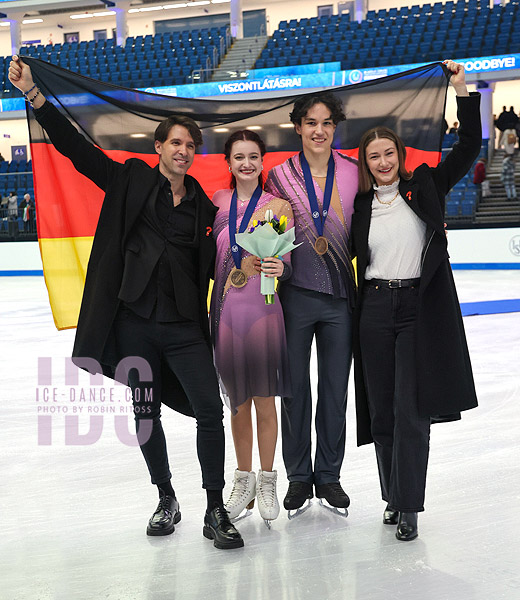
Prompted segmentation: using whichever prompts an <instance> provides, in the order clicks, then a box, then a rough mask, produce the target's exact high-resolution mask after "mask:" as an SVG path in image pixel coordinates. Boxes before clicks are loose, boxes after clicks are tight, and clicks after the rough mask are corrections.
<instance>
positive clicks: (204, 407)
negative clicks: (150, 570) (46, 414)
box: [9, 56, 244, 549]
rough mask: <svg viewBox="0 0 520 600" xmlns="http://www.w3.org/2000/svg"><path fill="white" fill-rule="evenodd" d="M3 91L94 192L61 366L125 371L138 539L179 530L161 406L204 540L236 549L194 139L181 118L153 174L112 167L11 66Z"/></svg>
mask: <svg viewBox="0 0 520 600" xmlns="http://www.w3.org/2000/svg"><path fill="white" fill-rule="evenodd" d="M9 79H10V81H11V82H12V83H13V85H14V86H15V87H17V88H18V89H19V90H20V91H21V92H22V93H23V94H24V95H25V97H26V98H27V99H28V100H29V102H30V103H31V105H32V106H33V108H34V114H35V117H36V119H37V120H38V122H39V123H40V124H41V125H42V127H43V128H44V129H45V131H46V132H47V133H48V135H49V138H50V139H51V141H52V143H53V144H54V146H55V148H56V149H57V150H58V151H59V152H61V153H62V154H63V155H65V156H67V157H68V158H69V159H70V160H71V161H72V163H73V164H74V166H75V168H76V169H77V170H78V171H79V172H81V173H82V174H83V175H85V176H86V177H88V178H89V179H91V180H92V181H93V182H94V183H95V184H96V185H98V186H99V187H100V188H101V189H102V190H103V191H104V192H105V199H104V202H103V206H102V209H101V214H100V217H99V222H98V225H97V228H96V234H95V237H94V242H93V246H92V252H91V255H90V260H89V265H88V270H87V277H86V282H85V290H84V293H83V301H82V305H81V311H80V316H79V321H78V329H77V333H76V340H75V344H74V351H73V360H74V362H75V363H76V364H77V365H78V366H82V367H85V368H89V367H88V366H87V365H88V363H89V362H90V363H94V362H95V364H99V365H101V367H102V369H103V371H104V372H105V374H109V376H112V377H114V375H116V377H117V373H114V368H115V366H116V365H118V364H119V363H120V361H121V359H126V361H127V362H128V361H130V362H131V363H132V364H131V365H130V366H129V371H128V375H127V381H125V383H126V382H127V383H128V385H129V386H130V387H131V388H132V393H133V401H134V415H135V420H136V429H137V435H138V439H139V443H140V446H141V450H142V452H143V455H144V458H145V461H146V464H147V466H148V470H149V472H150V476H151V480H152V483H153V484H155V485H157V487H158V490H159V505H158V507H157V510H156V511H155V512H154V514H153V515H152V517H151V518H150V520H149V522H148V527H147V534H148V535H167V534H170V533H172V532H173V531H174V529H175V524H176V523H178V522H179V521H180V519H181V513H180V509H179V503H178V501H177V499H176V497H175V492H174V490H173V487H172V485H171V481H170V480H171V473H170V469H169V463H168V455H167V451H166V440H165V436H164V432H163V428H162V425H161V402H164V403H167V404H169V405H172V404H173V405H174V407H176V408H177V409H178V410H180V411H181V412H184V413H186V414H190V413H191V414H192V415H193V414H194V416H195V418H196V421H197V452H198V458H199V461H200V465H201V469H202V485H203V487H204V488H205V489H206V494H207V510H206V514H205V516H204V528H203V534H204V536H205V537H207V538H210V539H213V540H214V545H215V546H216V547H217V548H222V549H227V548H238V547H241V546H243V545H244V542H243V540H242V537H241V536H240V533H239V532H238V531H237V530H236V529H235V527H234V526H233V525H232V524H231V522H230V521H229V516H228V513H227V512H226V510H225V509H224V503H223V499H222V489H223V487H224V428H223V424H222V419H223V411H222V402H221V399H220V395H219V389H218V383H217V378H216V374H215V370H214V367H213V360H212V355H211V352H210V349H209V345H208V343H209V342H208V338H209V332H208V320H207V311H206V297H207V288H208V283H209V276H210V274H211V273H212V272H213V261H214V257H215V242H214V240H213V237H212V236H211V235H210V233H209V232H211V227H212V225H213V220H214V216H215V212H216V209H215V208H214V206H213V204H212V203H211V202H210V200H209V199H208V197H207V196H206V194H205V193H204V191H203V190H202V188H201V186H200V185H199V183H198V182H197V181H196V180H195V179H194V178H193V177H190V176H189V175H187V174H186V173H187V171H188V169H189V168H190V166H191V164H192V163H193V159H194V156H195V150H196V147H197V146H199V145H201V144H202V134H201V131H200V129H199V127H198V126H197V124H196V123H195V121H193V120H192V119H190V118H189V117H184V116H175V115H173V116H171V117H169V118H167V119H165V120H164V121H162V122H161V123H160V124H159V126H158V127H157V129H156V131H155V150H156V152H157V154H159V165H158V166H157V167H155V168H153V169H152V168H151V167H149V166H148V165H147V164H146V163H144V162H143V161H141V160H137V159H130V160H128V161H126V162H125V163H124V164H121V163H119V162H116V161H113V160H111V159H109V158H108V157H107V156H106V155H105V154H104V153H103V152H102V151H101V150H99V149H98V148H96V147H95V146H93V145H92V144H90V143H89V142H87V140H86V139H85V138H84V137H83V136H82V135H80V134H79V133H78V131H76V129H75V128H74V127H73V126H72V124H71V123H70V122H69V121H68V120H67V119H66V118H65V117H64V116H62V115H61V114H60V112H59V111H58V110H57V109H56V108H55V107H54V105H53V104H51V103H50V102H48V101H47V100H46V99H45V98H44V96H43V94H42V93H41V91H40V90H39V88H38V87H37V86H36V85H35V84H34V81H33V78H32V74H31V70H30V68H29V66H28V65H26V64H24V62H23V61H22V60H20V59H19V58H18V57H17V56H13V60H12V61H11V63H10V66H9ZM128 357H131V358H128ZM136 357H138V358H137V361H136ZM92 359H95V361H92ZM134 367H135V368H134ZM89 370H92V367H90V368H89ZM95 370H96V368H95V367H94V372H95ZM97 370H98V371H99V367H98V368H97ZM146 371H149V372H148V373H147V372H146ZM144 398H148V399H149V400H150V399H151V402H149V403H146V404H145V403H144V402H143V399H144Z"/></svg>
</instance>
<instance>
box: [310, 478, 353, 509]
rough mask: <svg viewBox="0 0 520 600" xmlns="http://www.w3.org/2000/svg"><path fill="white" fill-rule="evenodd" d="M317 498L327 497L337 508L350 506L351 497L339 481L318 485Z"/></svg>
mask: <svg viewBox="0 0 520 600" xmlns="http://www.w3.org/2000/svg"><path fill="white" fill-rule="evenodd" d="M316 498H325V500H326V501H327V502H328V503H329V504H330V505H331V506H335V507H336V508H348V507H349V506H350V498H349V497H348V496H347V494H346V493H345V491H344V490H343V488H342V487H341V485H340V483H339V482H338V481H336V482H334V483H323V484H321V485H317V486H316Z"/></svg>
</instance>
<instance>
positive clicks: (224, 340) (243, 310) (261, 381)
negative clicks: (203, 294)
mask: <svg viewBox="0 0 520 600" xmlns="http://www.w3.org/2000/svg"><path fill="white" fill-rule="evenodd" d="M231 194H232V191H231V190H219V191H218V192H216V193H215V195H214V197H213V202H214V203H215V205H216V206H218V207H219V211H218V213H217V216H216V218H215V224H214V226H213V235H214V237H215V239H216V241H217V258H216V264H215V283H214V286H213V293H212V296H211V310H210V320H211V334H212V339H213V345H214V349H215V366H216V368H217V373H218V376H219V381H220V385H221V389H222V392H223V395H224V399H225V401H226V404H227V405H228V406H229V408H230V409H231V411H232V413H233V414H235V413H236V411H237V408H238V407H239V406H240V405H241V404H243V403H244V402H245V401H246V400H247V399H248V398H251V397H253V396H260V397H267V396H289V395H290V394H291V391H290V376H289V365H288V358H287V344H286V339H285V328H284V320H283V312H282V307H281V305H280V300H279V299H278V298H276V299H275V303H274V304H271V305H266V304H265V298H264V296H262V294H261V293H260V274H259V273H257V271H255V269H254V268H253V261H254V257H253V256H251V255H250V254H249V253H248V252H246V251H245V250H242V264H241V269H242V270H243V271H244V272H245V273H246V275H247V284H246V285H245V286H244V287H242V288H235V287H233V286H232V285H231V282H230V273H231V271H232V270H233V269H234V268H235V263H234V262H233V258H232V256H231V249H230V244H229V205H230V201H231ZM246 208H247V203H246V204H244V206H240V202H238V207H237V232H238V226H239V225H240V223H241V221H242V217H243V215H244V212H245V210H246ZM269 208H270V209H271V210H273V212H274V214H275V215H276V216H277V217H278V218H280V217H281V216H282V215H285V216H286V217H287V220H288V225H287V228H289V227H292V226H293V216H292V210H291V206H290V204H289V203H288V202H287V201H285V200H282V199H280V198H276V197H275V196H272V195H271V194H268V193H266V192H264V193H262V195H261V196H260V199H259V200H258V204H257V206H256V209H255V212H254V214H253V216H252V218H251V220H250V223H249V224H248V228H249V227H250V226H252V223H253V221H254V220H259V221H260V220H263V219H264V216H265V212H266V210H267V209H269ZM287 260H289V257H288V256H285V257H284V261H286V262H287Z"/></svg>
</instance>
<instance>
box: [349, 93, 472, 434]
mask: <svg viewBox="0 0 520 600" xmlns="http://www.w3.org/2000/svg"><path fill="white" fill-rule="evenodd" d="M457 104H458V113H457V114H458V120H459V123H460V127H459V141H458V142H457V143H456V144H455V145H454V147H453V149H452V151H451V152H450V153H449V154H448V156H447V157H446V158H445V159H444V160H443V161H442V162H441V163H440V164H439V165H438V166H437V167H435V168H432V167H429V166H428V165H426V164H423V165H421V166H419V167H418V168H417V169H416V170H415V171H414V173H413V175H412V178H411V179H410V180H409V181H404V180H401V182H400V184H399V191H400V194H401V196H402V197H403V198H404V199H405V200H406V202H407V203H408V205H409V206H410V208H411V209H412V210H413V211H414V212H415V213H416V214H417V215H418V216H419V217H420V218H421V219H422V220H423V221H424V222H425V223H426V232H427V234H426V244H425V246H424V249H423V252H422V271H421V285H420V288H419V305H418V315H417V329H416V335H417V341H416V373H417V387H418V389H417V393H418V410H419V414H420V415H422V416H429V417H431V418H432V420H454V419H456V418H460V411H462V410H467V409H470V408H474V407H475V406H477V397H476V393H475V385H474V382H473V374H472V370H471V362H470V358H469V352H468V347H467V343H466V336H465V333H464V325H463V323H462V315H461V311H460V305H459V301H458V297H457V291H456V289H455V283H454V280H453V274H452V271H451V266H450V263H449V256H448V247H447V240H446V235H445V231H444V208H445V196H446V194H447V193H448V192H449V190H450V189H451V188H452V187H453V186H454V185H455V184H456V183H457V181H459V180H460V179H461V178H462V177H463V176H464V175H465V174H466V173H467V172H468V171H469V169H470V168H471V165H472V164H473V161H474V160H475V159H476V158H477V156H478V154H479V152H480V145H481V142H482V130H481V124H480V94H478V93H472V94H471V95H470V96H469V97H461V98H457ZM373 195H374V192H373V190H371V191H370V192H367V193H366V194H358V195H357V196H356V199H355V202H354V215H353V217H352V239H353V246H354V254H355V255H356V256H357V276H358V287H359V294H358V303H357V306H356V310H355V311H354V373H355V379H356V414H357V430H358V445H361V444H367V443H370V442H371V441H372V436H371V433H370V415H369V410H368V402H367V394H366V389H365V382H364V376H363V361H362V353H361V347H360V343H359V319H360V309H361V299H362V292H363V285H364V278H365V271H366V268H367V264H368V233H369V228H370V220H371V216H372V199H373Z"/></svg>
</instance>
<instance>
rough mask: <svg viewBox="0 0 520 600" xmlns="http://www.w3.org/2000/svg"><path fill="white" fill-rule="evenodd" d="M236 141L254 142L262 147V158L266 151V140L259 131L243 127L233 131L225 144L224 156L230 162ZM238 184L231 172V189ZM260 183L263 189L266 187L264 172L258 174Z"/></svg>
mask: <svg viewBox="0 0 520 600" xmlns="http://www.w3.org/2000/svg"><path fill="white" fill-rule="evenodd" d="M235 142H254V143H255V144H256V145H257V146H258V148H259V149H260V156H261V157H262V158H263V157H264V155H265V153H266V149H265V144H264V140H263V139H262V138H261V137H260V136H259V135H258V133H256V132H255V131H251V130H250V129H241V130H240V131H235V133H232V134H231V135H230V136H229V137H228V139H227V140H226V143H225V144H224V156H225V157H226V160H227V162H228V163H229V161H230V159H231V148H232V147H233V144H234V143H235ZM236 185H237V181H236V179H235V176H234V175H233V173H231V183H230V187H231V189H234V188H235V187H236ZM258 185H259V186H260V187H261V188H262V189H263V188H264V178H263V176H262V173H260V175H259V176H258Z"/></svg>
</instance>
